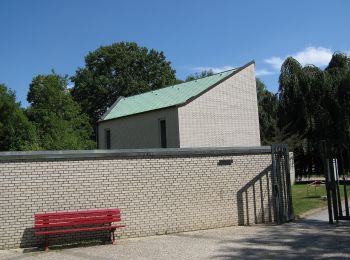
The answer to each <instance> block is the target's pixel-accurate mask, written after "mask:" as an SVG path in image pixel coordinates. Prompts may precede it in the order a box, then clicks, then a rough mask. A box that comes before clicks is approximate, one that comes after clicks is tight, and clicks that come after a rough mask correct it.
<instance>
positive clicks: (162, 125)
mask: <svg viewBox="0 0 350 260" xmlns="http://www.w3.org/2000/svg"><path fill="white" fill-rule="evenodd" d="M159 124H160V145H161V147H162V148H166V147H167V143H166V122H165V120H164V119H161V120H159Z"/></svg>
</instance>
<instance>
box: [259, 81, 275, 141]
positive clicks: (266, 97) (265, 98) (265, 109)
mask: <svg viewBox="0 0 350 260" xmlns="http://www.w3.org/2000/svg"><path fill="white" fill-rule="evenodd" d="M256 90H257V96H258V109H259V124H260V139H261V144H263V145H266V144H271V143H274V142H276V138H277V137H278V136H279V133H278V127H277V108H278V100H277V96H276V95H274V94H273V93H271V92H270V91H268V90H267V88H266V86H265V84H264V83H263V82H262V81H261V80H260V79H256Z"/></svg>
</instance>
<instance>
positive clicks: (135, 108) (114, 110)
mask: <svg viewBox="0 0 350 260" xmlns="http://www.w3.org/2000/svg"><path fill="white" fill-rule="evenodd" d="M235 71H236V69H232V70H228V71H224V72H221V73H217V74H214V75H212V76H208V77H204V78H201V79H197V80H192V81H189V82H185V83H181V84H177V85H173V86H169V87H165V88H161V89H157V90H153V91H149V92H146V93H142V94H139V95H135V96H130V97H121V98H119V99H118V100H117V101H116V102H115V103H114V105H113V106H112V107H111V108H110V109H109V110H108V111H107V112H106V114H105V116H104V117H102V118H101V121H103V120H109V119H113V118H119V117H124V116H129V115H133V114H138V113H142V112H147V111H152V110H156V109H160V108H166V107H171V106H175V105H180V104H182V103H185V102H186V101H187V100H189V99H190V98H193V97H195V96H197V95H199V94H200V93H202V92H203V91H205V90H206V89H208V88H210V87H211V86H213V85H214V84H216V83H217V82H219V81H220V80H223V79H224V78H226V77H228V76H229V75H230V74H232V73H233V72H235Z"/></svg>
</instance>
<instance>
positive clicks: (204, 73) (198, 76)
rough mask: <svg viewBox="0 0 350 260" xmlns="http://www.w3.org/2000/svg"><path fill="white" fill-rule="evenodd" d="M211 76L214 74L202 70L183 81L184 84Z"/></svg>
mask: <svg viewBox="0 0 350 260" xmlns="http://www.w3.org/2000/svg"><path fill="white" fill-rule="evenodd" d="M211 75H214V72H213V71H212V70H203V71H201V72H200V73H198V72H196V73H195V74H192V75H189V76H187V77H186V79H185V82H187V81H191V80H195V79H201V78H204V77H208V76H211Z"/></svg>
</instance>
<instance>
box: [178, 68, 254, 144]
mask: <svg viewBox="0 0 350 260" xmlns="http://www.w3.org/2000/svg"><path fill="white" fill-rule="evenodd" d="M178 113H179V133H180V147H233V146H259V145H260V133H259V116H258V105H257V94H256V83H255V72H254V64H251V65H250V66H248V67H246V68H245V69H243V70H242V71H240V72H238V73H237V74H235V75H233V76H232V77H230V78H229V79H227V80H225V81H224V82H222V83H221V84H219V85H218V86H216V87H214V88H212V89H211V90H209V91H208V92H206V93H205V94H203V95H202V96H200V97H198V98H197V99H195V100H193V101H192V102H190V103H189V104H187V105H185V106H182V107H179V112H178Z"/></svg>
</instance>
